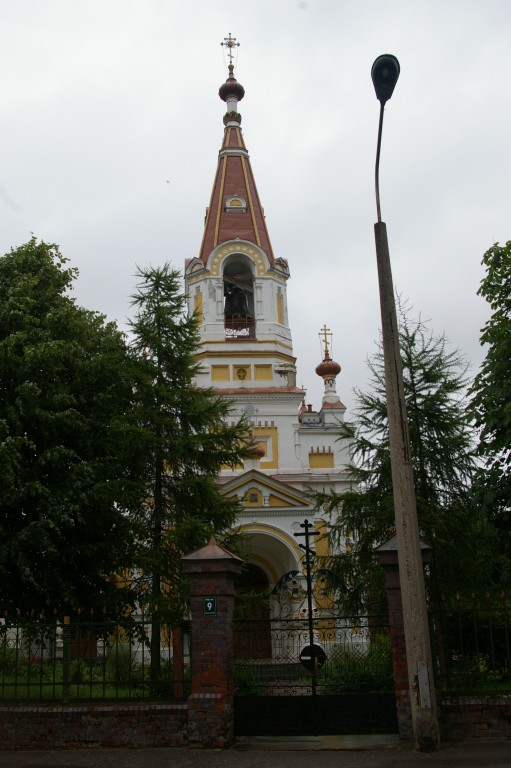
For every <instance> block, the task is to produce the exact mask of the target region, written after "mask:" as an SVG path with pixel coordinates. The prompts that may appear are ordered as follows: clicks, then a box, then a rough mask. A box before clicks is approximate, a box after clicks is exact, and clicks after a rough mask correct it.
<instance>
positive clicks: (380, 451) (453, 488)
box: [317, 306, 489, 610]
mask: <svg viewBox="0 0 511 768" xmlns="http://www.w3.org/2000/svg"><path fill="white" fill-rule="evenodd" d="M399 316H400V348H401V358H402V363H403V377H404V389H405V398H406V405H407V411H408V420H409V432H410V441H411V451H412V463H413V469H414V478H415V490H416V498H417V514H418V519H419V529H420V533H421V536H422V537H423V539H424V540H425V541H426V542H427V543H428V544H429V545H430V546H432V548H433V557H434V561H433V562H434V566H433V575H434V578H430V579H429V580H428V588H429V589H430V592H431V593H432V594H433V595H437V596H438V595H439V594H440V593H442V594H453V593H454V592H455V591H456V590H457V589H462V588H466V587H467V585H468V584H469V582H470V580H472V583H474V582H475V581H477V580H478V579H480V578H484V577H485V576H486V575H487V572H488V568H489V556H488V550H487V545H489V539H488V535H489V532H488V527H487V525H486V521H485V518H484V517H483V516H482V515H481V514H480V512H479V510H478V509H477V507H476V506H475V504H474V503H473V500H472V498H471V485H472V479H473V474H474V470H475V459H474V432H473V428H472V425H471V423H470V418H469V416H468V415H467V408H466V399H465V393H466V388H467V375H466V374H467V366H466V363H465V362H464V360H463V358H462V357H461V355H460V354H459V353H458V352H457V351H452V350H449V349H448V343H447V341H446V338H445V336H434V335H433V333H432V332H431V331H430V329H429V327H428V324H427V323H425V322H423V321H422V320H421V319H419V320H412V319H410V317H409V313H408V312H407V311H406V310H404V309H403V307H402V306H400V307H399ZM368 365H369V371H370V381H369V389H368V391H366V392H362V391H361V390H356V397H357V404H356V407H355V409H354V414H355V419H354V422H353V423H346V424H344V425H341V436H342V437H343V438H348V439H349V440H351V441H352V446H353V462H352V466H351V467H350V474H351V478H352V481H353V486H352V490H350V491H349V492H347V493H344V494H341V495H337V494H329V495H325V494H321V495H320V496H319V497H318V498H317V501H318V504H321V505H326V508H327V509H329V510H330V511H331V513H332V532H333V535H334V536H335V538H336V539H337V541H338V544H339V546H341V547H344V546H345V542H346V541H347V546H346V547H345V549H346V551H345V553H344V554H342V555H341V556H340V557H339V558H336V561H335V568H336V570H337V572H338V576H339V579H340V583H341V584H342V585H343V594H344V603H345V605H346V606H349V607H351V608H353V609H357V610H362V607H363V606H364V605H367V602H368V601H371V600H375V601H376V602H381V601H382V600H383V576H382V572H381V570H380V568H379V567H378V565H377V564H376V561H375V557H374V547H375V546H377V545H379V544H382V543H383V542H384V541H386V540H388V539H389V538H390V537H391V536H393V535H394V533H395V522H394V510H393V497H392V478H391V467H390V453H389V445H388V424H387V407H386V396H385V379H384V367H383V353H382V349H381V344H380V347H379V349H378V351H377V352H376V353H375V355H374V356H373V357H372V358H371V359H370V360H369V361H368Z"/></svg>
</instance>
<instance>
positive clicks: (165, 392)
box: [131, 265, 247, 680]
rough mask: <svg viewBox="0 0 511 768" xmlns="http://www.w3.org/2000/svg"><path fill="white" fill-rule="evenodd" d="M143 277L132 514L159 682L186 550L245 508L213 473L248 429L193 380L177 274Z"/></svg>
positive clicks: (193, 346) (240, 446)
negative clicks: (165, 628) (165, 629)
mask: <svg viewBox="0 0 511 768" xmlns="http://www.w3.org/2000/svg"><path fill="white" fill-rule="evenodd" d="M137 277H138V279H139V285H138V291H137V293H136V294H135V295H134V296H133V305H134V307H135V308H136V316H135V319H134V320H133V321H132V322H131V333H132V341H131V350H132V357H133V364H134V370H135V410H134V431H133V434H132V439H133V440H134V443H133V444H134V449H135V451H137V452H138V455H139V469H138V472H137V478H138V482H139V487H138V494H137V497H136V498H135V502H136V505H135V506H133V507H132V510H131V512H132V515H133V516H134V518H135V519H136V520H137V522H138V547H139V550H138V558H137V565H138V573H139V576H140V579H141V581H140V590H139V594H140V600H141V601H143V602H144V603H145V604H146V606H147V608H148V610H149V611H150V613H151V616H152V636H151V674H152V679H153V680H156V679H157V678H158V674H159V664H160V653H159V648H160V632H161V623H162V621H163V619H164V620H165V622H166V623H172V622H174V621H177V620H179V619H180V618H181V617H182V615H183V611H184V608H185V597H186V593H185V591H184V589H183V583H182V578H181V564H180V558H181V556H182V555H183V554H185V553H187V552H189V551H191V550H193V549H195V548H197V547H199V546H202V545H204V544H205V543H207V541H208V539H209V537H210V536H211V535H221V534H222V533H223V532H225V531H227V530H228V529H229V528H230V527H231V526H232V525H233V524H234V521H235V519H236V514H237V512H238V511H239V506H238V504H237V502H235V501H233V500H231V499H226V498H225V497H223V496H222V494H221V492H220V489H219V486H218V484H217V482H216V481H217V476H218V473H219V472H220V470H221V469H222V467H224V466H230V467H234V466H236V465H239V463H240V461H241V460H242V458H243V455H244V445H245V444H246V438H247V430H246V427H245V424H244V423H243V422H238V421H235V420H233V418H232V416H231V413H230V410H231V407H230V404H229V402H228V401H226V400H225V399H224V398H221V397H219V396H218V395H216V394H215V392H214V390H212V389H208V388H202V387H198V386H196V385H195V383H194V380H195V377H196V374H197V373H198V371H199V369H200V363H199V362H198V361H197V352H198V344H199V333H198V319H197V318H196V317H195V316H191V315H189V314H188V313H187V302H186V296H185V295H184V294H183V292H182V290H181V276H180V273H179V272H178V271H176V270H173V269H171V268H170V267H169V266H168V265H166V266H164V267H161V268H156V267H155V268H152V267H151V268H147V269H140V270H139V272H138V275H137Z"/></svg>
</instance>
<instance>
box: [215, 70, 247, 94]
mask: <svg viewBox="0 0 511 768" xmlns="http://www.w3.org/2000/svg"><path fill="white" fill-rule="evenodd" d="M233 72H234V66H233V65H232V64H229V77H228V78H227V80H226V81H225V83H224V84H223V85H221V86H220V88H219V90H218V95H219V96H220V98H221V99H222V101H228V99H229V97H234V98H235V99H236V101H241V100H242V98H243V96H244V95H245V89H244V88H243V86H242V85H241V83H238V81H237V80H236V78H235V77H234V75H233Z"/></svg>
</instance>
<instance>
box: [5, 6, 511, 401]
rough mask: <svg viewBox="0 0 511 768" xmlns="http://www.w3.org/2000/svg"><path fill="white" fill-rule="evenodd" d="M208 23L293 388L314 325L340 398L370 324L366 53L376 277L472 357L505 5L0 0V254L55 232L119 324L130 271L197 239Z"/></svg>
mask: <svg viewBox="0 0 511 768" xmlns="http://www.w3.org/2000/svg"><path fill="white" fill-rule="evenodd" d="M229 32H230V33H231V34H232V35H233V36H235V37H236V38H237V39H238V40H239V42H240V43H241V45H240V48H239V49H238V56H237V65H236V70H235V74H236V77H237V79H238V80H239V81H240V82H241V83H242V84H243V85H244V87H245V91H246V95H245V98H244V100H243V101H242V102H241V103H240V107H239V109H240V112H241V114H242V117H243V123H242V127H243V129H244V136H245V141H246V144H247V147H248V149H249V152H250V155H251V162H252V167H253V169H254V173H255V177H256V182H257V185H258V188H259V193H260V196H261V200H262V203H263V206H264V208H265V212H266V217H267V223H268V227H269V232H270V237H271V239H272V244H273V248H274V252H275V256H282V257H284V258H286V259H288V261H289V265H290V269H291V279H290V281H289V283H288V300H289V312H290V322H291V327H292V332H293V341H294V351H295V354H296V355H297V357H298V383H299V384H300V385H304V386H306V387H307V389H308V395H307V401H308V402H312V403H314V405H315V406H318V405H319V404H320V400H321V394H322V382H321V381H320V380H319V379H318V377H317V376H316V375H315V373H314V368H315V366H316V365H317V364H318V362H320V357H321V356H320V345H319V339H318V331H319V329H320V327H321V326H322V325H323V324H324V323H326V324H327V325H328V326H329V327H330V328H331V329H332V331H333V334H334V336H333V356H334V357H335V359H336V360H337V361H338V362H339V363H340V364H341V366H342V373H341V375H340V376H339V378H338V392H339V394H340V396H341V399H342V400H343V401H344V402H345V403H346V404H347V405H348V408H350V407H352V405H353V395H352V388H353V386H360V387H362V388H364V386H365V382H366V380H367V368H366V365H365V359H366V357H367V355H368V354H371V353H372V352H373V351H374V349H375V340H376V339H377V337H378V332H379V330H378V329H379V327H380V318H379V299H378V285H377V275H376V266H375V253H374V234H373V225H374V221H375V220H376V208H375V202H374V156H375V148H376V135H377V127H378V114H379V104H378V102H377V100H376V97H375V95H374V90H373V86H372V82H371V79H370V70H371V65H372V63H373V61H374V59H375V58H376V57H377V56H378V55H379V54H381V53H387V52H389V53H393V54H394V55H396V56H397V57H398V59H399V61H400V64H401V76H400V79H399V82H398V84H397V86H396V90H395V92H394V96H393V98H392V100H391V101H390V102H389V103H388V105H387V108H386V111H385V122H384V132H383V148H382V161H381V172H380V189H381V196H382V217H383V220H384V221H386V223H387V228H388V236H389V245H390V252H391V259H392V267H393V273H394V282H395V285H396V288H397V290H398V292H399V293H400V294H401V295H402V296H403V297H404V298H406V299H407V300H408V301H409V302H410V303H411V304H412V305H413V306H414V308H415V311H416V314H419V313H420V314H421V315H422V317H423V318H424V319H429V320H431V325H432V328H433V329H434V331H435V332H436V333H442V332H445V334H446V335H447V337H448V338H449V340H450V341H451V343H452V346H453V347H456V348H459V349H460V351H461V352H463V353H464V355H465V356H466V357H467V358H468V359H469V361H471V363H472V365H473V369H474V370H475V369H476V368H477V366H478V365H479V363H480V361H481V358H482V353H481V349H480V346H479V331H480V328H481V326H482V325H483V323H484V321H485V319H486V317H487V307H486V305H485V303H484V301H482V300H481V299H480V298H478V297H477V296H476V292H477V289H478V287H479V284H480V281H481V278H482V276H483V272H482V268H481V265H480V262H481V258H482V255H483V253H484V251H485V250H487V249H488V248H489V247H490V246H491V245H492V244H493V243H494V242H495V241H500V242H505V241H507V240H509V239H511V221H510V192H509V190H510V179H511V142H510V139H509V136H510V134H511V129H510V123H511V121H510V116H511V86H510V84H511V0H484V1H483V0H441V1H440V0H427V1H426V0H424V2H419V0H401V1H400V0H384V1H383V2H382V1H381V0H380V1H379V2H378V1H377V0H239V1H238V2H237V3H234V2H232V0H16V1H14V0H0V72H1V76H0V110H1V115H0V132H1V148H2V149H1V159H0V253H5V252H7V251H9V250H10V248H11V247H16V246H18V245H21V244H22V243H25V242H27V240H29V239H30V236H31V233H34V234H35V236H36V237H37V238H39V239H44V240H46V241H49V242H56V243H59V244H60V247H61V250H62V252H63V254H64V255H65V256H67V257H68V258H69V259H70V262H71V265H73V266H77V267H78V268H79V271H80V276H79V278H78V282H77V285H76V295H77V299H78V301H79V303H80V304H82V305H84V306H86V307H87V308H89V309H95V310H98V311H101V312H103V313H105V314H106V315H107V316H108V318H109V319H115V320H116V321H117V322H118V323H119V325H120V326H121V327H125V319H126V317H127V315H129V312H130V309H129V295H130V294H131V293H132V292H133V290H134V282H135V281H134V272H135V268H136V265H137V264H139V265H141V266H146V265H149V264H153V265H159V264H163V263H164V262H165V261H170V262H171V263H172V264H173V265H174V266H176V267H178V268H179V269H182V268H183V265H184V260H185V259H186V258H191V257H193V256H196V255H197V254H198V250H199V246H200V242H201V236H202V227H203V221H204V213H205V208H206V206H207V204H208V202H209V195H210V192H211V186H212V183H213V176H214V172H215V169H216V162H217V153H218V149H219V147H220V142H221V139H222V133H223V124H222V117H223V114H224V111H225V105H224V104H223V102H221V101H220V99H219V98H218V95H217V94H218V88H219V86H220V84H221V83H222V82H223V81H224V80H225V79H226V76H227V70H226V62H225V57H224V52H223V49H222V47H221V46H220V42H221V41H222V40H223V38H224V37H226V36H227V35H228V33H229ZM167 181H169V182H170V183H167Z"/></svg>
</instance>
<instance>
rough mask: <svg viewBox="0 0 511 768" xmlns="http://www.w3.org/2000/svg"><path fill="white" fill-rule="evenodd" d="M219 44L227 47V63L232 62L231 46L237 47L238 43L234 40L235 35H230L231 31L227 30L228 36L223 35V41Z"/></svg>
mask: <svg viewBox="0 0 511 768" xmlns="http://www.w3.org/2000/svg"><path fill="white" fill-rule="evenodd" d="M220 45H225V47H226V48H227V55H228V57H229V64H232V59H233V56H234V54H233V48H239V43H238V42H237V41H236V38H235V37H231V33H230V32H229V37H224V42H223V43H220Z"/></svg>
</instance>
